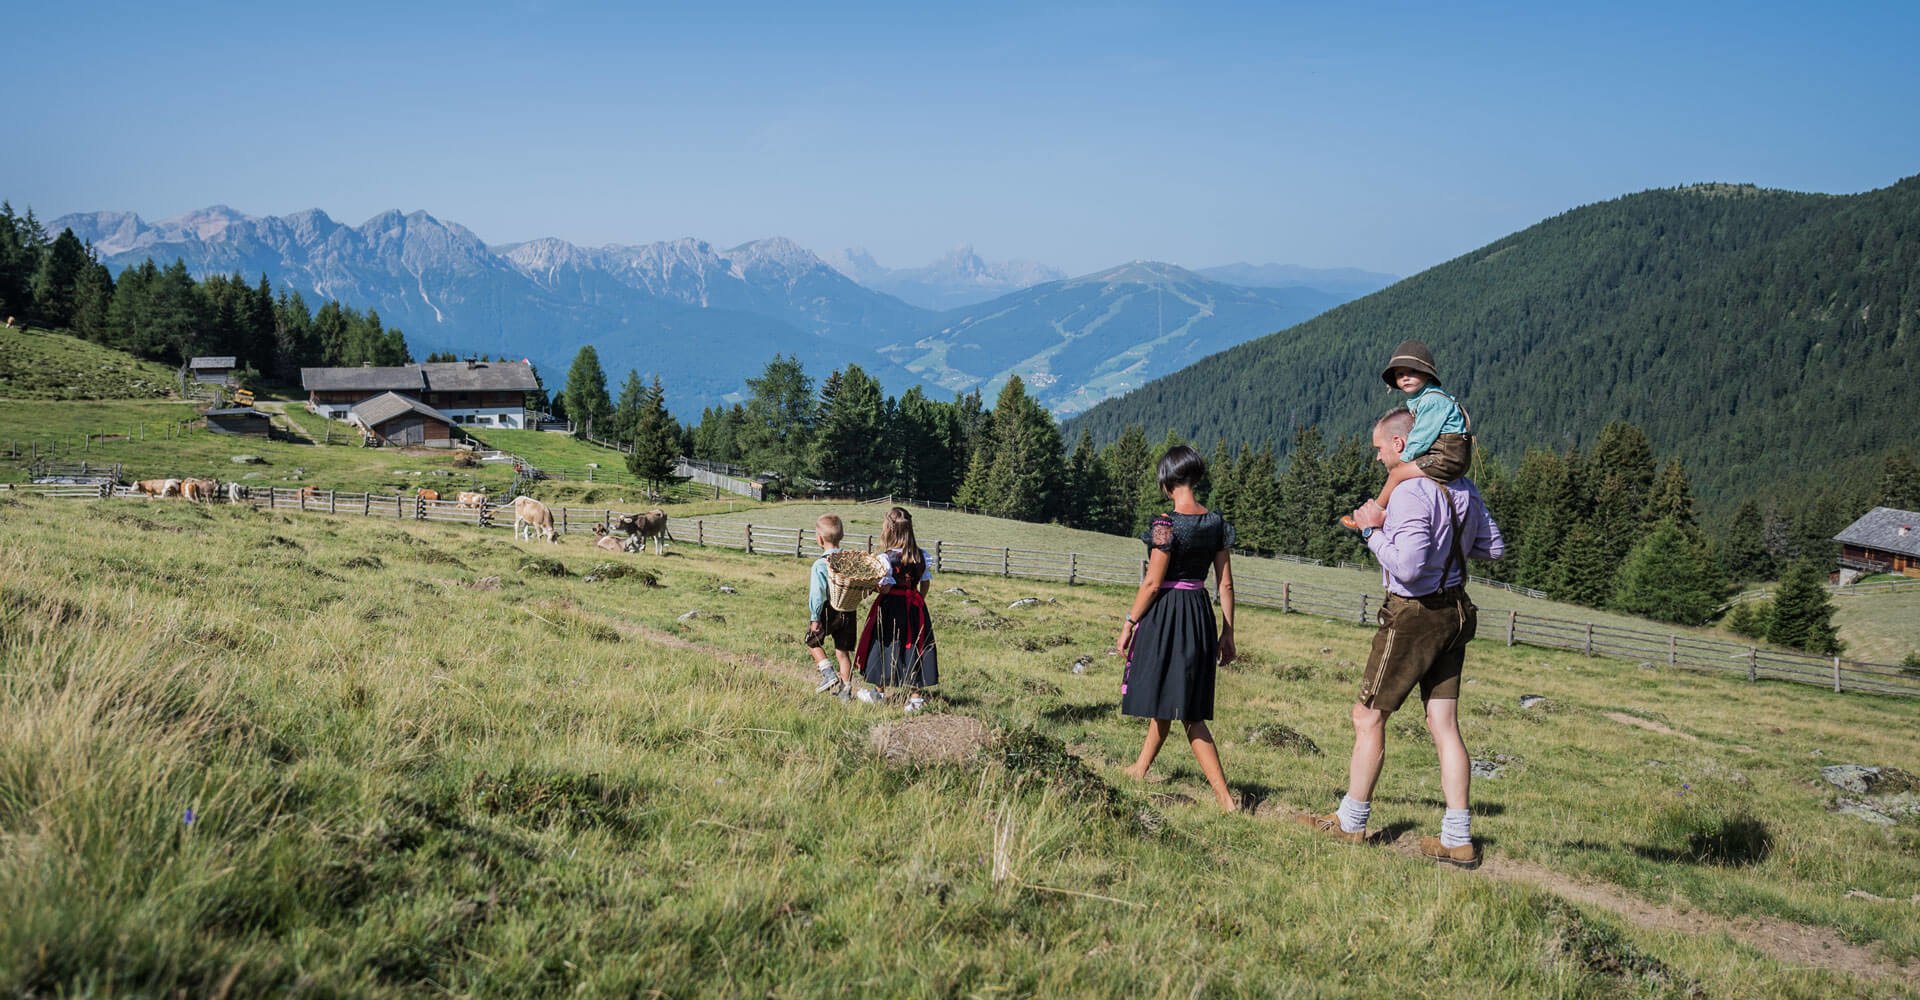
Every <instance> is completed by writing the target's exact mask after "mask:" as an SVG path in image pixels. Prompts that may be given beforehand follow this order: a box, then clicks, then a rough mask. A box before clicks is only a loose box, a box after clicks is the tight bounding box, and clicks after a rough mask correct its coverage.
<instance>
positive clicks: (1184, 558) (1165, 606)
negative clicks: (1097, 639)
mask: <svg viewBox="0 0 1920 1000" xmlns="http://www.w3.org/2000/svg"><path fill="white" fill-rule="evenodd" d="M1140 540H1141V541H1143V542H1145V543H1147V546H1148V547H1149V548H1155V549H1159V550H1161V551H1162V552H1165V553H1167V554H1168V557H1169V558H1168V563H1167V576H1166V579H1165V581H1163V582H1162V583H1161V585H1160V594H1159V596H1158V597H1156V598H1155V599H1154V602H1153V604H1152V605H1150V606H1149V607H1148V608H1147V613H1146V614H1145V615H1143V616H1142V617H1141V619H1140V624H1139V625H1137V626H1135V628H1134V631H1133V649H1132V653H1131V655H1130V656H1129V657H1128V658H1127V671H1126V675H1125V679H1124V680H1123V681H1121V685H1120V711H1122V712H1124V713H1125V714H1127V715H1131V716H1136V717H1139V718H1143V719H1179V720H1181V721H1183V722H1200V721H1204V720H1207V719H1211V718H1213V679H1214V669H1215V667H1216V666H1217V664H1218V661H1219V659H1220V631H1219V627H1218V626H1217V624H1216V623H1215V621H1214V617H1213V600H1212V598H1211V597H1209V596H1208V595H1207V590H1206V582H1207V573H1208V571H1210V570H1211V569H1212V568H1213V557H1214V554H1215V553H1217V552H1219V551H1220V550H1221V549H1231V548H1233V526H1232V525H1230V524H1228V523H1227V522H1226V519H1225V518H1223V517H1221V516H1220V515H1219V514H1216V513H1214V512H1212V511H1208V512H1207V513H1205V514H1181V513H1168V514H1162V515H1160V516H1158V517H1156V518H1154V519H1153V524H1152V525H1150V526H1149V527H1148V528H1147V530H1146V533H1145V534H1143V535H1141V536H1140Z"/></svg>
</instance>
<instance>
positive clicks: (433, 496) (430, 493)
mask: <svg viewBox="0 0 1920 1000" xmlns="http://www.w3.org/2000/svg"><path fill="white" fill-rule="evenodd" d="M413 492H414V495H415V496H417V497H419V498H420V499H422V500H438V499H440V491H439V490H430V489H426V488H424V487H422V488H421V489H417V490H414V491H413Z"/></svg>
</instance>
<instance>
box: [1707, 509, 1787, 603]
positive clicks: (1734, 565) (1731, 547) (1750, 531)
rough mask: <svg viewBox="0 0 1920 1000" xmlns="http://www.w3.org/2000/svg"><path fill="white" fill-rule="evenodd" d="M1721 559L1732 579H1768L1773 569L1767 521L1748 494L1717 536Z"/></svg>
mask: <svg viewBox="0 0 1920 1000" xmlns="http://www.w3.org/2000/svg"><path fill="white" fill-rule="evenodd" d="M1720 560H1721V566H1722V567H1723V568H1724V570H1725V572H1726V575H1727V578H1728V579H1730V580H1733V581H1734V582H1735V583H1752V582H1754V581H1756V580H1771V579H1773V573H1774V568H1775V566H1774V561H1773V555H1772V553H1770V552H1768V551H1767V540H1766V522H1765V520H1764V519H1763V518H1762V517H1761V516H1760V505H1759V504H1756V503H1754V502H1753V500H1752V499H1751V498H1749V499H1747V500H1743V501H1741V503H1740V508H1739V509H1738V510H1736V511H1734V512H1733V518H1732V520H1730V521H1728V522H1727V529H1726V531H1725V532H1723V533H1722V534H1721V536H1720Z"/></svg>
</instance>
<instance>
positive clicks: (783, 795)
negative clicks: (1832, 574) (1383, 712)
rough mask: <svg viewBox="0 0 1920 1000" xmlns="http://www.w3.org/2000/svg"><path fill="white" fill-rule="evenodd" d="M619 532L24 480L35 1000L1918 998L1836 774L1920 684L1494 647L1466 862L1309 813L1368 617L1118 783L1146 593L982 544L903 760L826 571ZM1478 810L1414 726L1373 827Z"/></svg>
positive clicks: (9, 722)
mask: <svg viewBox="0 0 1920 1000" xmlns="http://www.w3.org/2000/svg"><path fill="white" fill-rule="evenodd" d="M929 533H930V534H931V533H933V532H932V531H931V529H929ZM602 555H603V554H602V553H599V552H597V551H595V550H593V549H591V548H589V547H587V546H585V545H584V544H582V543H581V542H580V540H578V539H570V540H569V541H568V542H566V543H565V544H562V545H558V546H549V545H544V544H539V545H536V544H532V543H515V542H512V541H509V540H507V539H506V538H504V537H501V536H500V535H498V534H481V533H479V532H477V531H473V530H471V529H464V528H461V527H458V526H452V525H433V524H419V523H404V524H398V523H388V522H374V521H364V520H360V519H356V518H349V517H339V518H330V517H326V516H322V515H317V514H316V515H299V514H287V513H274V512H255V511H252V510H248V509H244V508H232V507H224V506H215V507H208V508H199V507H193V506H189V505H187V504H184V503H180V502H171V501H168V502H134V501H107V502H76V501H54V500H43V499H39V498H35V497H30V496H17V495H9V494H0V720H4V722H3V724H0V912H4V913H6V914H8V919H6V920H5V921H0V993H5V994H10V995H34V996H41V995H48V996H50V995H107V994H136V995H158V994H171V993H176V992H178V993H181V994H185V995H219V996H229V995H238V996H245V995H256V994H260V993H265V992H269V991H273V992H285V993H291V994H298V995H323V996H359V995H391V994H412V993H418V994H446V993H453V994H486V995H515V996H518V995H555V994H561V993H574V992H580V993H585V994H589V995H617V996H632V995H671V996H692V995H746V994H753V995H770V996H817V995H823V994H835V995H841V994H856V993H857V994H862V995H875V996H901V995H910V996H987V995H993V996H1003V995H1012V996H1040V995H1101V996H1112V995H1119V994H1127V995H1142V996H1182V997H1186V996H1274V995H1280V996H1328V995H1351V994H1361V993H1366V994H1381V995H1419V996H1461V997H1465V996H1472V997H1485V996H1489V995H1497V996H1524V997H1540V996H1565V997H1586V996H1593V997H1614V996H1768V997H1774V996H1784V997H1809V998H1811V997H1836V996H1839V997H1850V996H1857V997H1884V996H1890V995H1893V996H1900V995H1905V996H1914V995H1920V994H1917V993H1916V991H1915V988H1914V985H1913V982H1914V981H1913V979H1912V978H1911V976H1912V975H1913V973H1914V971H1915V970H1920V906H1916V905H1915V904H1914V903H1912V902H1909V900H1908V897H1909V896H1910V895H1912V894H1913V893H1914V891H1915V888H1916V885H1920V822H1916V821H1915V820H1914V819H1913V818H1908V819H1905V820H1903V821H1901V822H1900V823H1899V824H1898V825H1894V826H1879V825H1873V824H1870V823H1867V822H1864V821H1862V820H1860V819H1857V818H1854V817H1852V816H1847V815H1841V814H1837V813H1835V812H1834V811H1832V808H1831V807H1832V805H1833V804H1834V790H1833V789H1831V788H1829V787H1827V786H1825V785H1824V784H1822V783H1821V781H1820V776H1819V768H1820V766H1822V765H1823V764H1829V763H1848V762H1851V763H1862V764H1884V765H1895V766H1899V767H1902V768H1905V769H1907V770H1908V771H1913V772H1920V760H1916V751H1915V744H1914V741H1913V739H1912V719H1913V709H1914V706H1913V703H1912V702H1910V701H1895V700H1888V699H1879V698H1873V697H1868V696H1857V695H1845V696H1835V695H1832V694H1830V693H1826V692H1822V691H1819V690H1817V689H1812V688H1806V687H1799V686H1792V685H1784V684H1759V685H1748V684H1746V683H1744V682H1739V681H1735V680H1729V679H1724V678H1719V677H1709V676H1701V675H1694V674H1686V673H1669V672H1666V671H1652V670H1640V669H1637V668H1635V667H1633V666H1632V665H1631V664H1622V663H1620V662H1617V661H1608V660H1586V659H1583V658H1580V657H1578V656H1573V655H1566V654H1558V653H1545V652H1541V651H1539V650H1532V649H1527V648H1524V647H1522V648H1513V649H1509V648H1507V647H1504V646H1501V645H1496V644H1494V643H1488V642H1481V643H1476V644H1475V646H1474V647H1473V649H1472V651H1471V653H1470V657H1469V663H1468V681H1467V687H1466V688H1465V689H1464V695H1463V699H1462V705H1461V717H1462V720H1463V723H1464V727H1465V732H1466V738H1467V741H1468V745H1469V747H1470V749H1471V750H1472V752H1473V755H1474V756H1475V757H1476V758H1484V759H1486V760H1488V761H1489V762H1492V763H1494V764H1496V765H1498V766H1499V767H1500V768H1501V769H1502V771H1501V774H1500V776H1499V777H1497V778H1491V779H1481V780H1477V781H1476V783H1475V786H1474V799H1475V806H1476V810H1477V812H1476V821H1475V823H1476V825H1475V833H1476V835H1477V836H1478V837H1479V838H1480V839H1481V841H1482V843H1483V845H1484V847H1485V849H1486V851H1487V853H1488V864H1489V869H1488V870H1483V871H1482V872H1479V873H1466V872H1458V871H1453V870H1443V869H1437V868H1435V867H1434V866H1433V865H1431V864H1429V863H1425V862H1420V861H1418V860H1415V859H1412V858H1409V857H1407V856H1406V855H1405V853H1404V852H1403V851H1400V850H1394V849H1391V848H1388V847H1353V846H1347V845H1340V844H1335V843H1330V842H1327V841H1325V840H1322V839H1319V838H1317V837H1315V836H1314V835H1312V834H1311V833H1309V832H1307V831H1305V830H1304V829H1302V828H1300V827H1297V826H1294V825H1292V824H1291V823H1288V822H1285V816H1286V814H1287V813H1288V812H1289V811H1290V810H1292V809H1305V808H1313V809H1319V810H1325V809H1327V808H1330V807H1331V806H1332V804H1333V803H1334V801H1335V799H1336V797H1337V795H1338V792H1339V790H1340V788H1341V787H1342V785H1343V783H1344V778H1343V776H1344V770H1345V752H1346V749H1347V747H1348V745H1349V744H1348V735H1347V730H1348V727H1347V723H1346V721H1345V720H1346V712H1347V707H1348V705H1349V703H1350V700H1351V698H1352V694H1353V691H1354V688H1355V685H1356V683H1357V676H1358V673H1359V666H1360V664H1361V663H1362V662H1363V661H1364V658H1365V655H1366V644H1367V641H1368V638H1369V636H1370V633H1369V632H1368V631H1367V630H1365V629H1361V628H1357V627H1354V626H1351V625H1343V624H1337V623H1331V622H1326V621H1321V620H1318V619H1312V618H1306V617H1301V616H1282V615H1279V614H1276V613H1269V612H1260V611H1248V612H1247V613H1244V614H1243V615H1242V616H1241V618H1240V630H1241V637H1240V645H1241V649H1242V651H1243V660H1242V662H1241V663H1239V664H1237V665H1234V666H1232V667H1229V668H1227V669H1226V670H1224V671H1223V673H1222V677H1221V682H1220V697H1219V707H1218V711H1217V713H1216V714H1217V719H1216V721H1215V723H1214V730H1215V732H1216V734H1217V735H1218V736H1219V738H1220V740H1221V753H1222V757H1223V759H1224V761H1225V763H1226V768H1227V774H1228V778H1229V781H1230V782H1231V783H1232V784H1233V785H1234V787H1235V788H1236V789H1237V790H1238V791H1240V792H1242V793H1243V794H1245V795H1246V796H1247V797H1248V798H1249V799H1250V800H1252V801H1253V802H1254V803H1255V804H1256V805H1257V808H1256V809H1255V810H1253V811H1251V812H1243V813H1239V814H1232V815H1227V814H1221V813H1219V812H1217V811H1216V810H1215V809H1213V808H1212V807H1211V806H1210V805H1209V804H1207V797H1206V792H1205V785H1204V782H1203V781H1202V779H1201V778H1200V775H1199V773H1198V771H1197V769H1196V768H1195V766H1194V765H1193V763H1192V759H1191V755H1190V754H1189V753H1188V751H1187V750H1186V749H1185V747H1184V746H1181V745H1180V741H1179V740H1177V739H1176V740H1174V741H1172V742H1171V743H1170V745H1169V747H1168V748H1167V750H1166V751H1165V753H1164V754H1163V756H1162V758H1161V762H1160V763H1159V764H1158V765H1156V768H1155V770H1156V773H1157V775H1158V776H1160V777H1161V778H1162V779H1163V780H1160V781H1156V782H1153V783H1148V784H1136V783H1132V782H1128V781H1126V780H1125V779H1124V777H1123V776H1122V775H1121V774H1120V770H1119V767H1120V765H1121V764H1122V763H1124V762H1127V761H1129V760H1131V758H1132V755H1133V753H1134V752H1135V750H1136V749H1137V747H1138V743H1139V739H1140V737H1141V734H1142V724H1141V723H1139V722H1137V721H1135V720H1127V719H1123V718H1121V717H1119V716H1118V715H1117V714H1116V711H1115V704H1116V702H1117V692H1118V686H1119V679H1120V667H1119V665H1118V661H1117V659H1116V658H1114V657H1111V656H1108V655H1106V652H1105V650H1106V649H1107V648H1108V647H1109V646H1110V644H1111V642H1112V639H1113V632H1114V629H1115V628H1116V626H1117V625H1118V622H1119V617H1120V615H1121V613H1122V612H1123V610H1124V607H1125V601H1126V599H1127V594H1128V593H1129V592H1128V591H1124V590H1117V589H1113V588H1101V587H1075V588H1068V587H1064V586H1057V585H1048V584H1039V583H1033V582H1029V581H1020V580H1002V579H996V578H982V577H962V576H947V577H943V578H941V579H939V580H937V581H936V582H935V587H934V591H933V597H932V599H931V602H930V603H931V605H932V608H933V613H934V616H935V628H936V632H937V634H938V636H939V643H940V646H939V648H940V650H941V667H942V677H943V684H942V685H941V689H940V693H941V696H940V697H939V698H937V699H935V703H934V705H935V708H934V711H935V712H936V713H941V714H948V715H965V716H971V717H973V718H976V719H979V720H982V721H984V722H985V723H987V724H988V725H989V726H991V727H992V728H993V730H994V731H995V732H996V733H997V734H998V736H997V738H996V739H995V740H994V741H993V742H991V743H990V744H987V745H985V746H983V747H982V748H981V749H980V750H979V752H978V753H977V755H976V756H974V757H972V758H971V759H968V760H966V761H965V762H963V763H947V764H924V765H918V766H908V767H894V766H890V765H889V764H887V763H886V762H885V761H884V760H883V759H882V758H881V757H880V756H879V755H878V754H876V753H875V752H874V750H873V749H872V730H873V728H874V727H875V726H876V725H877V724H880V723H883V722H894V721H897V720H899V719H900V715H899V712H898V710H897V709H893V708H888V707H886V706H868V705H861V704H857V703H856V704H852V705H845V704H842V703H840V702H838V701H836V700H833V699H831V698H826V697H822V696H817V695H814V694H813V693H812V683H811V673H812V671H811V669H810V667H809V666H808V665H807V661H806V659H805V658H804V656H803V655H802V653H801V650H800V647H799V643H798V641H797V640H798V634H799V632H800V629H801V626H802V625H804V621H803V618H804V609H803V603H804V590H805V577H804V574H805V571H806V564H805V563H804V562H802V561H799V560H791V559H776V558H764V557H749V556H745V555H742V554H738V553H727V552H719V551H710V550H701V549H698V548H695V547H693V546H690V545H686V544H682V545H680V546H678V547H676V548H675V549H674V550H673V551H672V552H671V553H670V554H669V555H668V556H666V557H664V558H661V557H656V556H650V555H649V556H624V555H621V556H614V557H612V558H613V559H614V560H617V564H618V565H619V566H622V567H625V568H627V569H630V570H638V571H642V572H637V573H633V574H630V575H627V576H624V577H616V578H612V579H605V578H604V577H605V576H607V574H606V573H605V572H604V571H600V570H598V564H600V563H601V562H603V559H602ZM590 573H592V574H593V575H595V576H596V582H592V583H589V582H586V580H585V577H586V576H587V575H589V574H590ZM723 586H725V587H727V588H729V589H730V590H731V591H732V592H731V593H728V592H723V591H722V589H721V588H722V587H723ZM955 587H958V588H960V589H961V590H963V591H964V593H959V592H952V591H951V590H950V588H955ZM1024 597H1038V598H1040V599H1041V600H1040V602H1039V603H1037V604H1033V605H1029V606H1024V607H1020V608H1013V607H1009V605H1010V604H1012V603H1013V602H1015V601H1016V600H1018V599H1020V598H1024ZM692 611H698V612H699V614H698V615H695V616H692V617H686V616H687V614H688V612H692ZM1076 661H1078V662H1080V663H1082V664H1083V667H1082V672H1075V670H1074V669H1073V665H1074V664H1075V663H1076ZM1523 694H1538V695H1543V696H1545V698H1546V699H1547V700H1546V702H1545V704H1543V705H1539V706H1536V707H1534V708H1531V709H1521V708H1520V707H1518V699H1519V697H1520V696H1521V695H1523ZM1274 724H1283V725H1286V726H1290V727H1292V728H1293V729H1294V730H1296V731H1297V732H1298V734H1299V735H1301V736H1304V737H1306V738H1307V739H1308V740H1310V741H1311V743H1312V744H1313V747H1312V748H1307V747H1306V746H1305V744H1302V743H1300V742H1298V741H1293V742H1286V741H1275V740H1271V739H1269V738H1268V737H1267V736H1266V735H1264V734H1265V733H1271V732H1273V730H1271V729H1268V730H1265V731H1264V732H1263V731H1260V730H1256V728H1255V727H1261V726H1269V727H1270V726H1272V725H1274ZM1250 736H1256V737H1259V739H1258V740H1257V741H1250V739H1249V737H1250ZM1439 811H1440V807H1439V802H1438V777H1437V773H1436V770H1435V763H1434V759H1433V751H1432V749H1431V745H1430V744H1427V743H1426V738H1425V734H1424V732H1423V730H1422V727H1421V724H1420V722H1419V720H1418V719H1417V718H1415V713H1403V714H1402V715H1401V716H1400V717H1396V718H1395V720H1394V721H1393V722H1392V723H1391V725H1390V735H1389V745H1388V764H1387V770H1386V774H1385V777H1384V779H1383V781H1382V783H1381V786H1380V789H1379V791H1378V792H1377V794H1376V797H1375V812H1374V827H1375V829H1376V830H1379V831H1382V832H1383V833H1384V835H1385V836H1386V838H1388V839H1393V838H1398V839H1399V840H1400V841H1402V842H1404V841H1405V840H1407V839H1409V838H1413V837H1417V836H1418V835H1419V834H1420V833H1424V832H1431V831H1432V829H1433V828H1434V827H1435V826H1436V825H1437V823H1438V819H1439ZM1497 864H1505V865H1507V866H1509V867H1508V870H1509V871H1510V872H1536V873H1540V872H1544V873H1550V874H1554V875H1555V876H1556V877H1559V878H1562V879H1565V880H1566V885H1567V886H1588V887H1597V888H1595V889H1593V890H1592V891H1586V890H1580V891H1576V890H1574V889H1568V888H1566V887H1565V886H1561V887H1560V888H1556V887H1555V883H1552V882H1550V881H1542V879H1540V878H1533V879H1529V878H1519V877H1491V876H1490V871H1497V870H1499V869H1498V867H1497ZM1594 892H1600V893H1601V894H1602V895H1605V894H1608V893H1610V894H1613V895H1615V896H1618V897H1621V898H1624V899H1627V900H1631V901H1634V902H1635V905H1636V906H1640V907H1643V908H1644V907H1652V908H1655V909H1662V910H1663V911H1685V912H1687V913H1691V914H1695V915H1697V916H1698V919H1699V920H1701V921H1704V922H1705V924H1704V925H1695V926H1691V927H1689V928H1687V929H1677V928H1675V927H1674V926H1671V925H1668V924H1662V923H1661V922H1659V921H1653V920H1645V919H1640V918H1639V917H1636V916H1635V912H1636V911H1635V910H1634V908H1633V907H1626V908H1624V910H1623V908H1622V907H1618V906H1612V907H1610V906H1602V905H1595V904H1593V903H1592V902H1591V899H1592V898H1593V895H1594ZM1623 914H1624V915H1623ZM1756 920H1758V921H1763V922H1768V923H1769V925H1770V926H1776V927H1783V928H1790V929H1792V930H1793V933H1794V934H1799V935H1801V936H1811V937H1812V938H1813V939H1816V940H1830V941H1832V942H1834V943H1835V947H1839V948H1845V947H1853V946H1865V949H1866V950H1867V951H1868V952H1869V953H1870V954H1871V955H1873V956H1874V958H1875V962H1876V963H1878V964H1877V965H1876V966H1875V967H1873V968H1871V969H1869V970H1867V971H1865V972H1863V973H1860V974H1854V973H1850V972H1846V971H1840V970H1839V969H1837V968H1836V967H1835V966H1833V965H1832V964H1831V963H1828V962H1826V961H1824V960H1822V959H1819V958H1818V957H1816V958H1814V959H1812V960H1799V959H1794V958H1791V957H1790V956H1784V955H1783V954H1781V953H1779V952H1776V951H1770V950H1766V949H1763V948H1762V947H1760V946H1756V945H1755V944H1754V943H1753V938H1752V935H1748V934H1745V933H1743V932H1742V931H1741V928H1742V927H1744V926H1747V924H1748V923H1751V922H1752V921H1756ZM1702 926H1704V929H1702ZM1903 962H1904V963H1908V964H1906V965H1905V967H1904V969H1905V971H1904V972H1902V971H1901V963H1903Z"/></svg>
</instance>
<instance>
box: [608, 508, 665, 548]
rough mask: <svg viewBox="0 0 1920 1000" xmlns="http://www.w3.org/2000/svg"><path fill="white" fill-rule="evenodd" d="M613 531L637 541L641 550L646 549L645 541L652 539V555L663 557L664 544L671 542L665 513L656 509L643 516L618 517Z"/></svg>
mask: <svg viewBox="0 0 1920 1000" xmlns="http://www.w3.org/2000/svg"><path fill="white" fill-rule="evenodd" d="M613 530H615V531H618V532H622V533H625V534H627V535H629V536H631V537H633V538H635V539H638V540H639V542H640V546H639V547H640V548H642V549H644V548H646V547H647V539H649V538H651V539H653V553H654V555H665V554H666V543H668V542H671V541H673V533H672V532H670V531H668V530H667V512H666V511H664V510H661V509H660V508H658V507H655V508H654V509H652V510H650V511H647V512H646V513H645V514H622V515H620V519H619V520H618V521H615V522H614V523H613Z"/></svg>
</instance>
